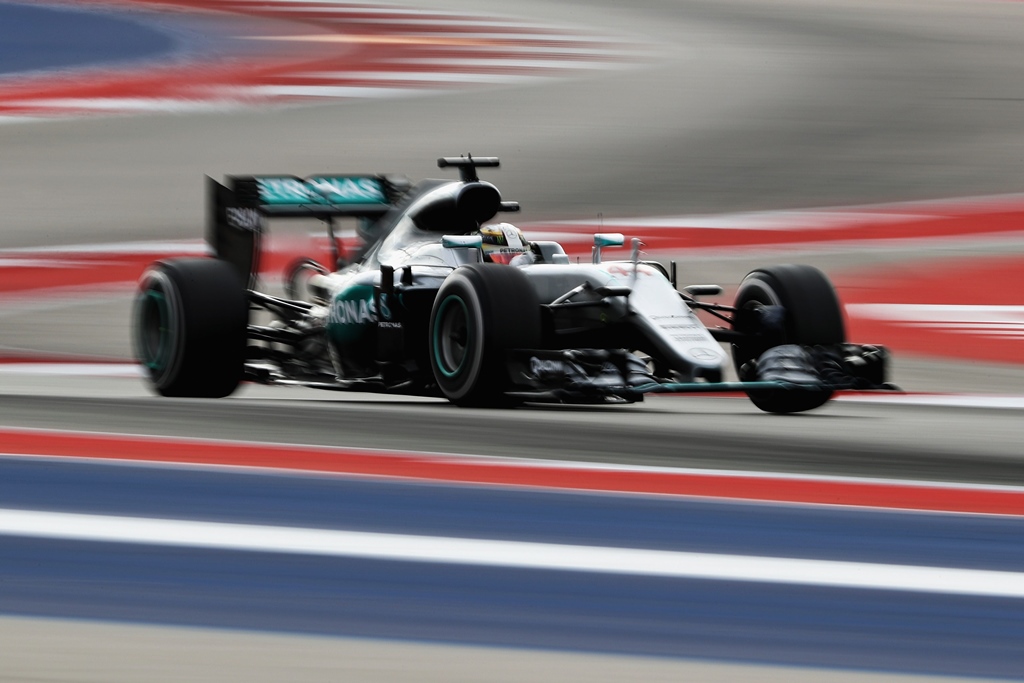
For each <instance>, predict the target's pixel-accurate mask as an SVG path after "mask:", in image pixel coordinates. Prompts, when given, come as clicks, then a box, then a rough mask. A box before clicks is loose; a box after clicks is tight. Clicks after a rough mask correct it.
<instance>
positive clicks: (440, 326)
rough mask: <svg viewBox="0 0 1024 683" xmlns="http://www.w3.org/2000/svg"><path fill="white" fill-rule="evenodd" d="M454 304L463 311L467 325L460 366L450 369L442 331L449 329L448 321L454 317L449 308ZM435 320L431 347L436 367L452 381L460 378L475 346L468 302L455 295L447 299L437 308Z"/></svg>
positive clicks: (463, 318)
mask: <svg viewBox="0 0 1024 683" xmlns="http://www.w3.org/2000/svg"><path fill="white" fill-rule="evenodd" d="M452 304H454V305H456V306H458V307H459V308H460V309H461V311H462V320H463V321H464V322H465V323H466V325H465V327H466V344H465V351H464V353H463V354H462V357H461V358H459V362H458V365H456V367H455V368H450V367H449V363H448V361H447V359H446V358H445V355H446V354H444V353H442V348H446V347H442V343H441V340H442V331H443V330H445V329H446V328H447V327H448V324H447V323H448V319H449V317H450V316H451V315H452V313H451V312H450V311H448V307H449V306H450V305H452ZM434 320H435V323H434V335H433V338H432V339H431V346H432V347H433V351H434V365H435V366H436V367H437V369H438V370H439V371H440V372H441V374H442V375H443V376H444V377H445V378H447V379H452V378H455V377H458V375H459V374H460V373H461V372H462V369H463V368H464V367H465V365H466V360H467V359H468V358H469V355H470V349H471V348H472V346H473V344H472V342H473V330H472V329H471V328H470V326H469V309H468V307H467V306H466V302H465V301H463V299H462V297H460V296H457V295H454V294H453V295H450V296H448V297H445V299H444V301H442V302H441V305H440V306H438V307H437V316H436V317H435V318H434ZM447 341H448V340H445V342H446V343H447Z"/></svg>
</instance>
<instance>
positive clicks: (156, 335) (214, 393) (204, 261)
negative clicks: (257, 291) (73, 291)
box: [132, 258, 249, 398]
mask: <svg viewBox="0 0 1024 683" xmlns="http://www.w3.org/2000/svg"><path fill="white" fill-rule="evenodd" d="M248 319H249V304H248V297H247V293H246V289H245V286H244V284H243V283H242V279H241V277H240V276H239V274H238V272H237V271H236V270H235V268H234V267H233V266H232V265H231V264H229V263H228V262H226V261H221V260H218V259H209V258H182V259H170V260H167V261H159V262H157V263H155V264H153V265H152V266H150V268H149V269H148V270H147V271H146V272H145V273H144V274H143V275H142V278H141V279H140V281H139V293H138V295H137V297H136V301H135V308H134V312H133V323H132V329H133V332H134V334H133V336H134V349H135V357H136V359H137V360H138V362H139V363H140V364H141V365H142V366H143V368H144V370H145V372H146V375H147V377H148V378H149V381H150V383H151V384H152V386H153V388H154V389H155V390H156V391H157V393H159V394H161V395H163V396H188V397H201V398H221V397H224V396H227V395H229V394H231V393H232V392H233V391H234V390H235V389H236V388H237V387H238V384H239V383H240V382H241V381H242V377H243V374H244V371H245V347H246V339H247V336H246V331H247V326H248Z"/></svg>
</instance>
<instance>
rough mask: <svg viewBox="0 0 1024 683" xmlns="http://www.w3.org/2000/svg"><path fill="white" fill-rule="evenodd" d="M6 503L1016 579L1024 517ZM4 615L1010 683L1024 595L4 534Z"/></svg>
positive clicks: (227, 477) (242, 493)
mask: <svg viewBox="0 0 1024 683" xmlns="http://www.w3.org/2000/svg"><path fill="white" fill-rule="evenodd" d="M0 507H5V508H22V509H30V510H54V511H64V512H85V513H93V514H111V515H131V516H140V517H164V518H173V519H193V520H211V521H232V522H243V523H253V524H273V525H291V526H297V527H317V528H336V529H351V530H361V531H381V532H394V533H407V534H424V535H435V536H458V537H473V538H495V539H514V540H531V541H546V542H557V543H576V544H583V545H600V546H623V547H640V548H659V549H674V550H691V551H700V552H721V553H730V554H741V555H773V556H780V557H807V558H821V559H841V560H851V561H864V562H881V563H893V564H913V565H934V566H945V567H971V568H985V569H1002V570H1009V571H1024V543H1022V541H1024V520H1019V519H1013V518H998V517H983V516H969V515H952V514H921V513H897V512H887V511H872V510H853V509H839V508H835V509H829V508H813V507H800V506H785V505H765V504H742V503H732V502H701V501H694V500H685V499H677V498H669V497H644V496H616V495H606V494H582V493H568V492H557V491H527V490H515V489H504V488H497V487H492V488H481V487H472V486H449V485H440V484H424V483H413V482H396V481H378V480H372V479H355V478H352V479H350V478H345V477H340V476H306V475H292V474H285V475H281V474H270V473H266V474H264V473H249V472H238V471H228V470H222V471H197V470H190V469H176V468H165V467H158V466H144V467H143V466H131V465H126V464H117V465H113V464H99V463H72V462H65V461H43V460H34V459H22V458H0ZM0 612H3V613H6V614H23V615H44V616H58V617H73V618H82V619H107V620H118V621H134V622H146V623H163V624H182V625H202V626H214V627H224V628H242V629H253V630H267V631H281V632H294V633H315V634H332V635H346V636H357V637H358V636H362V637H383V638H396V639H410V640H418V641H435V642H453V643H474V644H488V645H504V646H513V647H538V648H549V649H559V650H575V651H592V652H618V653H629V654H648V655H659V656H669V657H695V658H705V659H717V660H728V661H744V662H769V663H779V664H796V665H813V666H826V667H837V668H853V669H868V670H882V671H891V672H907V673H931V674H947V675H974V676H994V677H1006V678H1015V677H1019V676H1020V675H1021V673H1022V672H1024V648H1021V647H1020V643H1022V642H1024V600H1011V599H1003V598H976V597H965V596H952V595H941V594H924V593H921V594H918V593H907V592H896V591H880V590H879V591H876V590H853V589H835V588H815V587H807V586H797V585H776V584H761V583H744V582H729V581H715V580H688V579H669V578H652V577H636V576H624V575H602V574H588V573H581V572H561V571H544V570H525V569H506V568H486V567H477V566H455V565H444V564H430V563H413V562H388V561H376V560H365V559H351V558H330V557H311V556H302V555H285V554H275V553H251V552H235V551H219V550H200V549H182V548H166V547H156V546H147V545H128V544H107V543H87V542H71V541H60V540H43V539H29V538H18V537H12V536H7V537H0Z"/></svg>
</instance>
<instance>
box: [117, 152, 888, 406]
mask: <svg viewBox="0 0 1024 683" xmlns="http://www.w3.org/2000/svg"><path fill="white" fill-rule="evenodd" d="M438 165H439V166H440V167H442V168H445V167H451V168H456V169H458V171H459V174H460V178H459V179H458V180H451V179H445V180H424V181H421V182H419V183H417V184H415V185H413V184H411V183H410V182H408V181H407V180H405V179H404V178H401V177H393V176H383V175H366V176H336V175H320V176H311V177H307V178H298V177H293V176H236V177H229V178H228V179H227V184H221V183H220V182H217V181H215V180H213V179H207V182H208V194H209V217H208V226H207V240H208V242H209V243H210V246H211V249H212V252H213V257H212V258H188V259H185V258H181V259H170V260H165V261H159V262H157V263H154V264H153V265H152V266H151V267H150V268H149V269H148V270H147V271H146V272H145V274H144V275H143V276H142V279H141V281H140V286H139V293H138V299H137V302H136V305H135V308H134V320H133V330H134V337H135V340H134V341H135V349H136V355H137V357H138V360H139V362H140V363H141V364H142V365H143V366H144V367H145V370H146V374H147V377H148V380H149V382H150V383H151V384H152V386H153V388H154V389H155V390H156V391H157V392H158V393H160V394H162V395H165V396H191V397H223V396H227V395H229V394H231V393H232V392H233V391H235V389H236V388H237V387H238V386H239V384H240V383H241V382H242V381H251V382H260V383H266V384H298V385H304V386H310V387H318V388H324V389H335V390H357V391H375V392H387V393H394V394H408V395H426V396H438V397H444V398H447V399H448V400H450V401H452V402H453V403H456V404H458V405H460V406H481V407H483V406H502V405H514V404H518V403H523V402H559V403H602V402H633V401H638V400H641V399H642V398H643V396H644V395H645V394H647V393H652V392H719V391H743V392H746V393H747V395H748V396H750V398H751V399H752V400H753V402H754V403H755V405H757V407H758V408H760V409H762V410H765V411H768V412H775V413H790V412H799V411H804V410H809V409H812V408H816V407H818V406H820V405H822V404H824V403H825V402H826V401H828V400H829V398H831V397H832V395H833V393H834V392H835V391H837V390H842V389H885V388H888V387H889V385H887V384H886V377H885V374H886V364H887V362H886V361H887V353H886V351H885V350H884V349H883V348H881V347H878V346H871V345H857V344H849V343H847V342H846V336H845V328H844V322H843V313H842V308H841V305H840V303H839V300H838V298H837V296H836V293H835V290H834V289H833V287H832V285H831V283H830V282H829V280H828V279H827V278H826V276H825V275H824V274H823V273H822V272H821V271H819V270H817V269H815V268H812V267H809V266H804V265H783V266H772V267H766V268H760V269H757V270H755V271H753V272H751V273H750V274H749V275H747V277H746V278H745V279H744V280H743V282H742V283H741V284H740V287H739V290H738V292H737V294H736V297H735V301H734V302H733V304H732V305H724V304H720V303H711V302H707V301H703V300H702V297H713V296H716V295H719V294H721V292H722V290H721V288H719V287H718V286H714V285H691V286H688V287H682V288H679V287H678V286H677V283H676V267H675V264H674V263H671V264H669V266H668V267H666V266H664V265H662V264H661V263H658V262H655V261H649V260H644V259H642V258H641V251H640V246H641V243H640V242H639V240H636V239H633V240H632V242H631V247H632V250H631V253H632V257H631V258H630V259H628V260H624V261H608V260H604V259H603V258H602V252H603V250H604V249H605V248H606V247H610V246H622V245H624V244H625V238H624V237H623V236H622V235H620V234H597V235H594V246H593V249H592V256H591V258H590V259H589V262H587V263H578V262H572V261H570V259H569V257H568V256H567V255H566V252H565V251H564V250H563V248H562V247H561V246H560V245H559V244H557V243H556V242H552V241H539V240H534V241H529V240H527V239H526V237H525V235H523V233H522V232H521V231H520V230H519V229H518V228H516V227H515V226H513V225H511V224H509V223H505V222H496V221H495V217H496V216H498V215H499V214H500V213H503V212H506V213H507V212H515V211H517V210H518V209H519V206H518V204H517V203H515V202H509V201H504V200H503V199H502V197H501V194H500V193H499V191H498V189H497V188H496V187H495V186H494V185H492V184H491V183H488V182H484V181H481V180H480V179H479V177H478V173H477V169H479V168H483V167H497V166H498V165H499V162H498V159H496V158H493V157H484V158H481V157H472V156H464V157H447V158H442V159H439V160H438ZM283 218H313V219H318V220H320V221H323V223H324V224H325V225H326V232H327V237H328V240H327V243H328V244H329V245H330V247H331V250H332V251H331V256H330V258H328V259H325V260H328V261H330V262H331V263H329V264H323V263H320V262H318V261H317V260H313V259H299V260H297V261H295V262H294V263H292V264H291V266H290V267H289V268H288V269H287V274H286V276H285V277H284V278H283V280H282V284H281V286H280V287H279V289H280V290H281V291H276V292H271V291H268V289H269V288H268V287H267V286H265V285H266V283H265V282H264V279H265V278H264V277H263V276H261V275H260V273H261V267H260V266H261V263H260V262H261V258H262V256H263V243H264V239H265V237H266V236H267V235H268V225H269V224H270V223H271V222H273V221H275V220H277V219H283ZM342 221H348V222H354V223H355V225H356V226H357V230H356V233H357V234H358V236H359V237H360V245H361V246H360V248H359V250H358V253H357V254H356V255H355V257H354V258H352V259H351V260H350V261H349V262H346V261H345V260H344V259H342V258H341V253H340V250H339V247H338V238H337V236H336V234H335V229H336V225H337V224H338V223H339V222H342ZM697 311H705V312H706V314H708V315H710V316H714V317H715V318H717V319H719V320H721V322H722V325H720V326H715V327H709V326H707V325H705V324H704V323H703V322H702V321H701V319H700V318H698V316H697V314H696V312H697ZM727 349H729V350H727ZM730 356H731V358H730ZM730 363H731V365H732V367H733V368H734V369H735V373H736V376H737V377H738V381H725V375H726V372H727V368H728V366H729V365H730Z"/></svg>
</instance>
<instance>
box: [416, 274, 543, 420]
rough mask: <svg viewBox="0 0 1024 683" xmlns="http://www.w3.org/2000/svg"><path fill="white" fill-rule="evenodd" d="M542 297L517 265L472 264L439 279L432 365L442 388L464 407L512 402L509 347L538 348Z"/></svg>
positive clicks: (432, 323)
mask: <svg viewBox="0 0 1024 683" xmlns="http://www.w3.org/2000/svg"><path fill="white" fill-rule="evenodd" d="M540 316H541V314H540V300H539V299H538V298H537V294H536V292H535V290H534V289H533V286H532V285H531V284H530V281H529V280H528V279H527V277H526V275H525V274H523V273H522V272H521V271H520V270H519V269H517V268H515V267H512V266H506V265H499V264H494V263H473V264H469V265H465V266H462V267H461V268H458V269H456V270H455V271H453V272H452V274H451V275H449V276H448V277H447V278H446V279H445V281H444V282H443V283H442V285H441V288H440V289H439V290H438V293H437V297H436V298H435V300H434V305H433V308H432V309H431V312H430V326H429V331H428V335H429V336H428V340H429V351H430V365H431V369H432V370H433V373H434V379H435V380H436V381H437V384H438V387H439V388H440V389H441V392H442V393H443V394H444V395H445V397H447V398H448V400H450V401H451V402H452V403H455V404H457V405H460V406H465V407H497V406H503V405H510V404H514V403H515V401H512V400H510V399H509V398H508V397H506V395H505V392H506V391H508V389H509V388H510V387H511V380H510V378H509V374H508V361H507V353H506V352H507V351H508V350H510V349H520V348H537V347H538V346H539V345H540V341H541V317H540Z"/></svg>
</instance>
